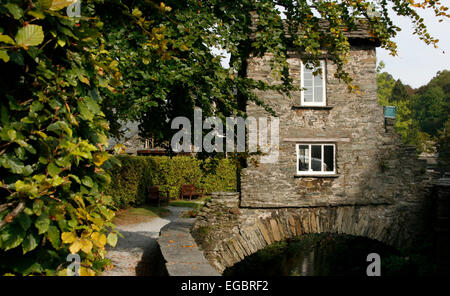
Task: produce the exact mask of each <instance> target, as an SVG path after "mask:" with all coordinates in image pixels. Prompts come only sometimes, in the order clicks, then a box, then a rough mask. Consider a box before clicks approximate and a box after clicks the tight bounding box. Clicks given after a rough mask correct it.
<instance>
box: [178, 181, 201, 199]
mask: <svg viewBox="0 0 450 296" xmlns="http://www.w3.org/2000/svg"><path fill="white" fill-rule="evenodd" d="M185 196H189V200H192V197H193V196H198V197H200V198H203V189H202V188H198V187H196V186H195V185H193V184H186V185H181V199H182V200H183V199H184V197H185Z"/></svg>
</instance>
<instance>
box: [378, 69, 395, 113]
mask: <svg viewBox="0 0 450 296" xmlns="http://www.w3.org/2000/svg"><path fill="white" fill-rule="evenodd" d="M384 67H385V64H384V62H383V61H381V62H380V64H379V65H378V67H377V88H378V103H379V104H380V105H381V106H388V105H389V101H390V98H391V96H392V89H393V88H394V85H395V79H394V78H393V77H392V75H391V74H389V73H387V72H381V71H382V70H383V69H384Z"/></svg>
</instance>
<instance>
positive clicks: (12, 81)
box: [0, 0, 117, 275]
mask: <svg viewBox="0 0 450 296" xmlns="http://www.w3.org/2000/svg"><path fill="white" fill-rule="evenodd" d="M55 3H59V4H58V6H57V7H56V6H54V5H53V4H52V1H44V0H42V1H41V0H40V1H22V0H4V1H2V2H1V4H0V67H1V69H2V71H1V72H2V73H1V74H0V98H1V101H0V121H1V125H0V147H1V149H0V150H1V151H0V274H5V273H8V274H16V275H29V274H36V275H55V274H65V271H66V270H65V267H66V266H67V265H68V264H69V262H67V261H66V257H67V255H68V254H69V253H78V254H79V255H80V257H81V260H82V261H81V263H82V267H81V269H80V272H81V274H82V275H93V274H95V273H97V272H100V271H101V270H102V269H103V266H104V265H105V264H106V263H107V260H105V259H104V255H105V253H106V252H105V244H106V243H107V242H109V243H110V245H115V242H116V241H117V236H116V234H115V233H111V232H110V229H111V228H112V227H113V225H112V224H111V222H110V221H111V220H112V218H113V217H114V212H113V211H112V210H111V209H108V208H107V204H108V198H107V197H106V196H104V195H103V194H102V193H101V192H102V191H103V186H104V184H106V183H107V182H108V180H109V175H108V174H107V173H106V171H105V170H104V166H105V165H106V164H107V162H108V161H107V160H108V154H107V153H106V152H104V148H105V146H106V144H107V129H108V123H107V121H106V119H105V117H104V114H103V113H102V112H101V110H100V107H99V105H100V103H101V98H100V97H99V96H98V89H99V88H102V87H104V88H106V87H111V86H110V80H111V79H110V78H111V77H112V76H111V75H110V74H109V73H111V71H112V69H111V68H113V67H110V66H109V65H110V63H111V58H110V57H108V55H107V53H100V52H99V49H98V47H99V44H100V43H101V33H100V31H99V29H100V28H101V26H102V24H101V22H99V20H98V19H96V18H93V17H87V18H82V19H74V18H68V17H66V16H64V15H63V14H62V13H64V12H61V11H60V9H61V8H64V6H67V5H68V4H70V3H71V2H70V1H58V2H55ZM61 3H63V4H61ZM83 4H84V6H83V7H86V10H85V11H84V13H85V16H95V12H94V11H93V9H92V7H91V5H92V1H83ZM55 5H56V4H55ZM59 5H61V6H59ZM100 70H101V71H100Z"/></svg>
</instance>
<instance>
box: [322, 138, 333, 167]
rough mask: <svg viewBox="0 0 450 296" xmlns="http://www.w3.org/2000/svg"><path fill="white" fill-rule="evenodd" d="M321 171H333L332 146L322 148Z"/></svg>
mask: <svg viewBox="0 0 450 296" xmlns="http://www.w3.org/2000/svg"><path fill="white" fill-rule="evenodd" d="M323 158H324V159H323V162H324V164H323V166H324V168H323V170H324V171H326V172H333V171H334V146H332V145H325V146H324V147H323Z"/></svg>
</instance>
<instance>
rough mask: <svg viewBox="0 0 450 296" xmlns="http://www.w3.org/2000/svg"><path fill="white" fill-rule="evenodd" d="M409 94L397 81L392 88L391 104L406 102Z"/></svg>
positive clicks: (399, 81)
mask: <svg viewBox="0 0 450 296" xmlns="http://www.w3.org/2000/svg"><path fill="white" fill-rule="evenodd" d="M408 99H409V94H408V91H407V89H406V86H405V85H404V84H403V83H402V81H401V80H400V79H398V80H397V81H396V82H395V84H394V87H393V88H392V94H391V100H390V101H391V102H400V101H408Z"/></svg>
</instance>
